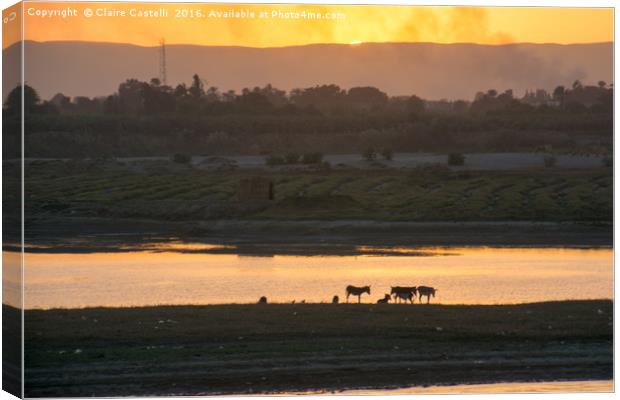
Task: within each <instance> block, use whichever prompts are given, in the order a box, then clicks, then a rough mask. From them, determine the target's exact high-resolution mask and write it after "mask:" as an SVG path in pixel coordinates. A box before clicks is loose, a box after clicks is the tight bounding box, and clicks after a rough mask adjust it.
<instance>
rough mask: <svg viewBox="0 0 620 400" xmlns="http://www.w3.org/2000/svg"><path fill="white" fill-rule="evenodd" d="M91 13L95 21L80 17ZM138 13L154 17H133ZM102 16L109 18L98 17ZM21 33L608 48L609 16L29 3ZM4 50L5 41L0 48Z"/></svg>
mask: <svg viewBox="0 0 620 400" xmlns="http://www.w3.org/2000/svg"><path fill="white" fill-rule="evenodd" d="M162 9H163V10H164V11H165V12H162ZM89 11H92V13H93V14H94V15H93V16H90V17H87V16H85V14H88V13H89ZM139 11H143V12H145V13H146V14H149V13H155V12H158V13H159V15H157V16H153V15H151V16H137V15H132V14H136V13H138V12H139ZM231 11H233V12H238V13H241V12H245V14H243V15H244V17H243V18H225V16H226V15H225V14H223V13H226V12H231ZM63 12H64V14H63ZM106 12H109V13H112V14H113V15H114V16H98V15H97V14H98V13H106ZM45 13H47V14H45ZM50 13H52V15H51V16H50ZM54 13H56V14H54ZM73 13H75V14H76V15H73ZM122 13H125V15H119V14H122ZM252 13H253V14H252ZM319 14H320V16H321V17H320V19H318V18H317V17H316V16H317V15H319ZM237 16H239V14H238V15H237ZM327 17H330V18H331V19H327ZM24 27H25V28H24V37H25V39H27V40H35V41H58V40H79V41H96V42H112V43H131V44H137V45H142V46H157V45H158V43H159V41H160V40H161V39H162V38H163V39H165V41H166V43H168V44H196V45H222V46H231V45H232V46H248V47H282V46H291V45H304V44H310V43H346V44H351V45H356V44H359V43H364V42H435V43H480V44H506V43H520V42H528V43H560V44H568V43H595V42H610V41H613V9H611V8H535V7H529V8H528V7H520V8H518V7H448V6H445V7H439V6H435V7H423V6H344V5H338V6H324V5H322V6H314V5H283V4H279V5H256V4H254V5H247V4H245V5H235V4H225V5H213V4H196V3H194V4H178V3H177V4H160V3H159V4H158V3H151V4H148V3H122V4H121V3H58V2H55V3H48V2H27V3H24ZM10 44H11V43H8V42H6V41H5V42H4V43H3V47H7V46H8V45H10Z"/></svg>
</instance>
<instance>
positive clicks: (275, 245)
mask: <svg viewBox="0 0 620 400" xmlns="http://www.w3.org/2000/svg"><path fill="white" fill-rule="evenodd" d="M26 226H27V229H26V252H31V253H95V252H126V251H161V250H166V251H177V252H184V253H190V252H191V253H205V254H240V255H366V254H369V255H399V254H402V251H401V250H399V248H401V249H402V248H405V247H406V248H409V251H408V252H407V253H406V254H407V255H412V253H411V249H416V248H418V249H419V248H425V247H426V248H428V247H516V248H518V247H570V248H597V247H598V248H600V247H612V246H613V225H612V224H584V223H553V222H515V221H503V222H502V221H498V222H386V221H368V220H361V221H355V220H339V221H320V220H316V221H291V220H289V221H277V220H269V221H261V220H217V221H193V222H183V221H182V222H173V221H154V220H144V219H117V218H85V217H77V218H71V217H46V218H37V219H31V220H28V221H27V224H26ZM175 242H176V243H178V242H182V243H193V244H195V246H183V247H181V246H178V247H176V248H175V247H171V246H169V244H170V243H175ZM162 244H163V246H162ZM205 245H209V246H205ZM5 250H14V251H17V250H19V249H18V247H15V246H10V245H5Z"/></svg>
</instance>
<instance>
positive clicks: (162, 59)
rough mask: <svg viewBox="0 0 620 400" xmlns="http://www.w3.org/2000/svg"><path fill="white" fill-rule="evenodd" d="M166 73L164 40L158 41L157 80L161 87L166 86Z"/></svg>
mask: <svg viewBox="0 0 620 400" xmlns="http://www.w3.org/2000/svg"><path fill="white" fill-rule="evenodd" d="M166 75H167V71H166V40H164V39H161V40H160V41H159V79H160V80H161V83H162V85H168V79H167V76H166Z"/></svg>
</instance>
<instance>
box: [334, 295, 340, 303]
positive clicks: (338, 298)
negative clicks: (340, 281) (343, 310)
mask: <svg viewBox="0 0 620 400" xmlns="http://www.w3.org/2000/svg"><path fill="white" fill-rule="evenodd" d="M339 302H340V297H338V296H334V297H333V298H332V304H338V303H339Z"/></svg>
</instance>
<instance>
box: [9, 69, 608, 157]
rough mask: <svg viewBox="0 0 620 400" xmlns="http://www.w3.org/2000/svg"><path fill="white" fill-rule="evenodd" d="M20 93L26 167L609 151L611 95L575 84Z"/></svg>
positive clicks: (12, 140) (144, 85)
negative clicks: (36, 160) (60, 162)
mask: <svg viewBox="0 0 620 400" xmlns="http://www.w3.org/2000/svg"><path fill="white" fill-rule="evenodd" d="M20 90H21V88H16V89H15V90H13V91H12V92H11V94H10V95H9V96H8V99H7V101H6V103H5V104H4V108H3V130H4V131H3V132H4V136H3V139H4V140H5V143H6V144H5V145H4V147H3V148H4V157H5V158H11V157H16V156H17V155H18V154H19V152H17V150H16V149H17V148H19V146H18V144H19V143H20V141H21V136H20V132H21V130H20V128H21V125H20V123H21V119H20V115H19V111H20V109H21V106H20V104H21V103H20V102H19V101H18V100H20V96H19V95H20V93H19V92H20ZM25 92H26V98H25V106H26V115H25V121H26V124H25V142H26V146H25V148H26V152H27V156H28V157H45V158H48V157H50V158H57V157H70V158H75V157H100V156H115V157H121V156H129V157H133V156H164V155H166V156H170V155H172V154H175V153H183V154H191V155H198V154H210V155H231V154H252V155H256V154H269V153H274V154H275V153H279V154H285V153H303V152H322V153H328V154H334V153H358V154H361V153H362V152H364V151H366V149H368V148H369V147H372V148H373V149H375V152H377V151H379V150H380V149H385V148H396V149H399V151H403V152H411V151H425V152H441V153H449V152H460V153H467V152H507V151H532V150H533V149H535V148H538V147H544V146H553V147H554V148H555V149H558V150H561V151H567V152H575V151H581V150H584V149H587V148H590V147H594V146H596V147H599V148H601V147H602V148H603V150H604V151H605V152H607V153H611V148H612V133H613V113H612V105H613V101H612V100H613V88H612V87H611V86H607V85H604V86H600V85H599V86H584V85H582V84H581V83H579V82H576V83H575V84H574V85H573V86H572V88H570V89H564V88H563V87H558V88H557V89H556V91H554V93H553V95H550V94H548V93H546V92H545V91H544V90H541V91H537V92H536V94H535V95H533V94H531V93H528V94H526V95H525V96H524V97H522V98H517V97H515V96H514V95H513V93H512V91H510V90H507V91H505V92H504V93H498V92H497V91H496V90H493V89H491V90H488V91H487V92H484V93H483V92H480V93H478V94H476V96H475V98H474V100H473V101H472V102H468V101H463V100H455V101H439V102H437V101H424V100H423V99H420V98H418V97H417V96H415V95H410V96H402V97H388V96H387V95H386V94H385V93H383V92H381V91H380V90H379V89H377V88H369V87H366V88H350V89H348V90H345V89H341V88H340V87H338V86H336V85H322V86H316V87H310V88H303V89H301V88H300V89H294V90H292V91H290V92H289V93H286V92H284V91H282V90H279V89H277V88H274V87H272V86H270V85H267V86H265V87H262V88H260V87H256V88H253V89H244V90H243V91H242V92H241V93H235V92H230V91H229V92H220V91H219V90H218V89H217V88H213V87H212V88H205V87H204V83H203V80H202V79H201V78H200V77H198V76H194V78H193V83H192V85H191V86H190V87H187V86H185V85H178V86H177V87H176V88H172V87H169V86H165V85H162V84H161V82H159V81H158V80H157V79H154V80H152V81H151V82H140V81H137V80H135V79H130V80H127V81H126V82H123V83H121V84H120V85H119V89H118V91H117V92H116V93H114V94H111V95H110V96H108V97H107V98H106V99H105V100H102V99H100V98H94V99H89V98H85V97H76V98H74V99H70V98H68V97H66V96H64V95H62V94H58V95H56V96H54V99H53V101H52V100H50V101H43V100H42V99H40V98H39V96H38V95H37V93H36V91H35V90H34V89H33V88H31V87H27V89H26V90H25ZM386 159H389V158H386Z"/></svg>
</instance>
